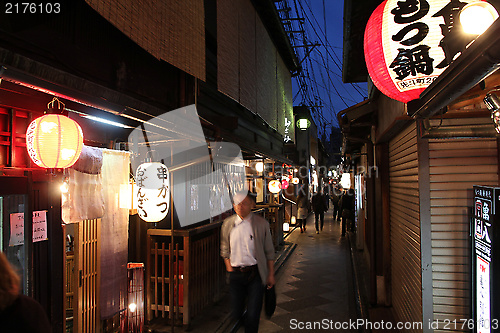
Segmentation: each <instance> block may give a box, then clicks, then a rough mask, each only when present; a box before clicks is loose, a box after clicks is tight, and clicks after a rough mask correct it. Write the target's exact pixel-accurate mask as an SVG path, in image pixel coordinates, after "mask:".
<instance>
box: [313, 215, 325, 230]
mask: <svg viewBox="0 0 500 333" xmlns="http://www.w3.org/2000/svg"><path fill="white" fill-rule="evenodd" d="M318 219H319V220H321V221H320V222H321V230H323V224H324V223H325V212H314V223H315V225H316V231H319V230H320V229H319V228H318V227H319V226H318Z"/></svg>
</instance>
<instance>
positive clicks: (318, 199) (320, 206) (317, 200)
mask: <svg viewBox="0 0 500 333" xmlns="http://www.w3.org/2000/svg"><path fill="white" fill-rule="evenodd" d="M312 206H313V210H314V221H315V226H316V233H317V234H319V231H320V230H321V231H323V224H324V222H325V212H326V211H327V207H328V206H327V204H326V198H325V196H324V195H323V193H322V191H321V190H319V191H317V192H316V193H315V194H314V195H313V197H312ZM318 220H320V222H321V226H319V225H318Z"/></svg>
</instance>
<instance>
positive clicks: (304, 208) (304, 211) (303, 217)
mask: <svg viewBox="0 0 500 333" xmlns="http://www.w3.org/2000/svg"><path fill="white" fill-rule="evenodd" d="M296 203H297V223H298V224H299V227H300V232H301V233H302V232H304V231H306V228H307V227H306V222H307V215H308V213H309V207H308V206H309V200H307V195H306V192H305V190H304V188H301V189H300V190H299V194H298V195H297V201H296Z"/></svg>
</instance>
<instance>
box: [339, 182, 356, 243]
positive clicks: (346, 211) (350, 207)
mask: <svg viewBox="0 0 500 333" xmlns="http://www.w3.org/2000/svg"><path fill="white" fill-rule="evenodd" d="M340 211H341V214H342V236H345V233H346V230H347V225H348V224H351V223H352V221H353V219H354V189H352V188H351V189H349V191H346V192H345V193H344V195H343V196H342V200H341V206H340ZM349 229H350V230H352V227H351V226H350V227H349Z"/></svg>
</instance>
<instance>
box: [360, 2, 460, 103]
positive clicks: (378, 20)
mask: <svg viewBox="0 0 500 333" xmlns="http://www.w3.org/2000/svg"><path fill="white" fill-rule="evenodd" d="M467 2H470V1H468V0H463V1H460V2H457V3H456V4H453V3H452V1H449V0H421V1H418V2H415V3H411V2H410V1H400V0H386V1H384V2H382V3H381V4H380V5H379V6H378V7H377V9H375V11H374V12H373V13H372V15H371V16H370V19H369V20H368V23H367V25H366V29H365V36H364V53H365V61H366V67H367V68H368V73H369V74H370V77H371V79H372V81H373V83H374V84H375V85H376V86H377V88H378V89H379V90H380V91H381V92H382V93H383V94H385V95H386V96H388V97H390V98H392V99H395V100H398V101H401V102H404V103H407V102H409V101H411V100H414V99H418V98H419V97H420V94H421V92H422V91H424V90H425V88H427V87H428V86H429V85H430V84H431V83H432V82H433V81H434V80H435V79H436V78H437V77H438V76H439V75H440V74H441V73H442V72H443V71H444V70H445V69H446V67H448V65H449V64H450V63H451V62H452V61H453V59H454V58H455V57H456V56H457V55H459V54H460V53H461V52H463V50H465V47H466V45H467V44H468V43H469V42H470V39H467V38H464V39H462V40H460V39H459V41H458V43H457V41H456V38H455V40H454V41H453V42H452V41H450V40H449V39H450V38H445V37H452V36H457V35H460V34H461V33H462V32H461V31H460V30H461V26H459V23H458V22H459V20H458V17H459V14H460V10H461V9H462V7H464V6H465V5H466V4H467ZM441 26H443V27H445V28H443V29H441ZM447 43H448V44H447Z"/></svg>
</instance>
